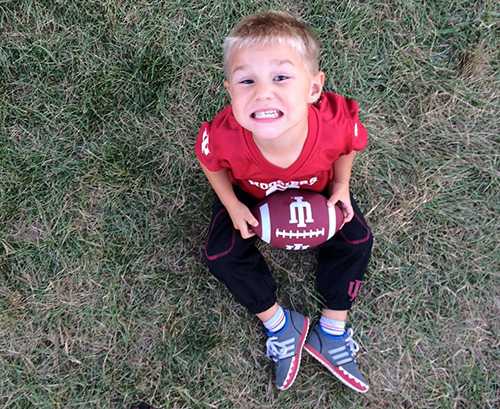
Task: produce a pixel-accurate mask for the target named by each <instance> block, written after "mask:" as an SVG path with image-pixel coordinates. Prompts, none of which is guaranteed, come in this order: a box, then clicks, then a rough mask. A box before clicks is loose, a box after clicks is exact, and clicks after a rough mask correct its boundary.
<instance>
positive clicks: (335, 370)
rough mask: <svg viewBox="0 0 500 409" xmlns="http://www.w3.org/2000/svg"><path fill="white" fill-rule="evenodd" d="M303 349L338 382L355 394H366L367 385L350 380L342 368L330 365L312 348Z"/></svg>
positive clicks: (305, 347) (306, 346) (308, 346)
mask: <svg viewBox="0 0 500 409" xmlns="http://www.w3.org/2000/svg"><path fill="white" fill-rule="evenodd" d="M304 349H305V350H306V351H307V352H309V353H310V354H311V356H312V357H313V358H315V359H316V360H318V361H319V362H320V363H321V364H322V365H323V366H324V367H325V368H326V369H328V371H330V373H331V374H332V375H334V376H335V377H336V378H337V379H338V380H339V381H340V382H342V383H343V384H344V385H346V386H348V387H350V388H351V389H354V390H355V391H356V392H360V393H366V392H368V389H369V387H368V385H365V384H364V383H362V382H360V381H359V380H357V379H352V378H350V377H349V376H347V375H346V374H345V373H344V372H342V371H343V368H342V367H341V366H335V365H332V364H331V363H330V362H328V361H327V360H326V359H325V358H323V356H322V355H321V354H320V353H319V352H318V351H317V350H316V349H315V348H313V347H312V346H310V345H305V346H304Z"/></svg>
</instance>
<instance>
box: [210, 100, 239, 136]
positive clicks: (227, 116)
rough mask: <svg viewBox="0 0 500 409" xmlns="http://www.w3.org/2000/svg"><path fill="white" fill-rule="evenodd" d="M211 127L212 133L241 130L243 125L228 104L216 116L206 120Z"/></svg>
mask: <svg viewBox="0 0 500 409" xmlns="http://www.w3.org/2000/svg"><path fill="white" fill-rule="evenodd" d="M203 124H206V125H208V126H209V127H210V129H211V131H212V133H221V132H222V133H227V132H229V133H231V132H241V130H242V127H241V125H240V124H239V123H238V121H236V118H235V117H234V115H233V110H232V108H231V105H226V106H225V107H224V108H222V109H221V110H220V111H219V112H217V113H216V114H215V116H214V117H213V118H212V119H211V120H209V121H206V122H204V123H203Z"/></svg>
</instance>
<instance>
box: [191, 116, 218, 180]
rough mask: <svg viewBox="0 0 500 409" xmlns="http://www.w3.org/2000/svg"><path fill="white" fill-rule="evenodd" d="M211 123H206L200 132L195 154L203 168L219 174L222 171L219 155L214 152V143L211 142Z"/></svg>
mask: <svg viewBox="0 0 500 409" xmlns="http://www.w3.org/2000/svg"><path fill="white" fill-rule="evenodd" d="M210 131H211V126H210V123H208V122H204V123H203V124H202V125H201V127H200V130H199V131H198V137H197V138H196V144H195V153H196V157H197V158H198V160H199V161H200V163H201V164H203V166H205V167H206V168H207V169H208V170H210V171H212V172H217V171H218V170H221V169H222V166H221V165H220V163H219V160H218V158H217V155H216V153H215V151H214V146H213V145H214V144H213V141H212V143H211V140H210Z"/></svg>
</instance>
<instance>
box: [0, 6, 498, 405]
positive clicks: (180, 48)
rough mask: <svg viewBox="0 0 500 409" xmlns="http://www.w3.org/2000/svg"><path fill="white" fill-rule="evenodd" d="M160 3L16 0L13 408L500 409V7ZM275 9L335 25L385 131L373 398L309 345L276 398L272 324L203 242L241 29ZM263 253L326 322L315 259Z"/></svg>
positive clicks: (331, 42)
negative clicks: (199, 157)
mask: <svg viewBox="0 0 500 409" xmlns="http://www.w3.org/2000/svg"><path fill="white" fill-rule="evenodd" d="M151 3H152V4H149V5H148V4H147V3H146V2H132V1H120V2H118V1H102V2H101V1H99V2H98V1H95V2H87V1H71V2H52V1H28V0H24V1H1V2H0V27H1V29H0V372H1V374H2V375H1V377H0V407H2V408H31V407H40V408H79V407H85V408H88V407H96V408H107V407H110V408H124V407H128V406H129V405H131V404H132V403H133V402H135V401H138V400H144V401H147V402H149V403H151V404H153V405H155V406H158V407H161V408H165V409H166V408H286V409H291V408H309V407H311V408H339V409H340V408H347V407H349V408H364V407H366V408H410V407H411V408H426V409H428V408H440V409H441V408H449V409H459V408H463V409H466V408H467V409H469V408H478V409H485V408H494V407H498V405H499V377H498V373H499V369H500V365H499V363H500V362H499V355H498V351H499V344H498V339H499V333H500V331H499V325H498V319H497V317H498V315H499V309H500V304H499V299H500V294H499V290H498V289H499V287H498V272H499V271H500V269H499V267H500V265H499V264H500V263H499V260H500V252H499V247H498V238H499V228H498V223H497V220H498V218H497V215H498V212H499V210H500V209H499V205H498V203H500V197H499V183H498V176H499V156H498V152H499V139H498V135H499V130H500V126H499V125H500V121H499V118H498V108H499V101H498V92H499V82H498V68H499V67H498V61H499V58H498V57H499V55H498V49H499V43H498V38H499V32H498V31H499V18H498V17H499V15H500V14H499V9H498V7H497V8H495V6H496V5H495V2H493V1H465V0H457V1H439V2H438V1H435V2H415V1H405V2H403V1H391V2H377V1H376V0H370V1H363V2H360V1H358V2H356V1H348V2H331V1H324V0H315V1H307V2H306V1H304V2H277V1H271V2H260V1H250V0H246V1H237V2H227V3H226V2H224V3H222V2H221V3H217V4H214V5H207V3H206V2H201V1H200V2H194V1H185V2H180V1H176V0H169V1H165V2H151ZM271 7H274V8H282V9H286V10H289V11H292V12H295V13H298V14H300V15H302V16H303V17H304V18H305V19H306V20H307V21H308V22H310V23H311V24H312V25H313V26H314V27H315V29H316V31H317V33H318V35H319V36H320V37H321V39H322V41H323V44H324V50H323V55H322V67H323V69H324V70H325V72H326V74H327V78H328V79H327V85H328V88H329V89H334V90H336V91H337V92H340V93H344V94H347V95H350V96H353V97H355V98H356V99H357V100H359V102H360V105H361V107H362V116H363V120H364V122H365V124H366V126H367V128H368V130H369V133H370V144H369V148H368V149H367V150H366V151H365V152H364V153H363V154H361V155H359V156H358V158H357V160H356V164H355V169H354V174H353V182H352V184H353V190H354V191H355V194H356V196H357V198H358V201H359V202H360V204H361V205H362V207H363V208H364V210H365V213H366V214H367V219H368V220H369V222H370V224H371V226H372V229H373V231H374V235H375V237H376V242H375V247H374V253H373V258H372V261H371V264H370V268H369V272H368V275H367V281H366V284H365V286H364V288H363V291H362V296H361V297H360V299H359V301H358V303H357V304H356V306H355V307H354V309H353V311H352V314H351V320H352V322H353V325H354V327H355V329H356V334H357V338H358V339H359V341H360V343H361V345H362V350H361V354H360V357H359V361H360V365H361V368H362V370H363V371H364V373H366V375H367V377H368V379H369V380H370V383H371V391H370V392H369V394H368V395H366V396H360V395H357V394H355V393H354V392H351V391H349V390H347V389H346V388H345V387H343V386H342V385H340V383H339V382H336V381H335V380H333V379H332V378H331V377H330V376H328V374H327V373H326V372H325V371H324V370H322V369H321V368H320V367H319V366H318V365H317V364H316V363H315V362H313V360H312V359H310V358H309V357H305V358H304V362H303V365H302V369H301V373H300V374H299V376H298V378H297V381H296V383H295V385H294V387H293V389H291V390H290V391H289V392H287V393H277V392H276V390H275V389H274V387H273V385H272V375H271V366H270V363H269V362H268V361H267V360H266V359H265V357H264V356H263V350H264V339H263V335H262V333H261V332H260V328H259V325H258V323H257V321H256V320H255V318H252V317H250V316H249V315H248V314H247V313H246V312H245V311H244V310H243V308H242V307H240V306H238V305H237V304H236V303H235V302H234V300H233V299H232V298H231V296H230V295H229V294H228V293H227V291H226V290H225V289H224V288H223V287H222V285H221V284H219V283H218V282H217V280H216V279H215V278H213V277H212V276H210V274H209V273H208V272H207V270H206V268H205V266H204V265H203V263H202V260H201V258H200V255H199V252H200V248H201V246H202V245H203V242H204V235H205V233H206V229H207V225H208V221H209V209H210V205H211V198H212V194H211V192H210V189H209V187H208V184H207V183H206V181H205V179H204V177H203V175H202V173H201V171H200V169H199V167H198V165H197V163H196V160H195V156H194V152H193V144H194V139H195V135H196V132H197V129H198V126H199V124H200V123H201V122H202V121H204V120H207V119H209V118H210V117H211V116H212V115H213V114H214V113H215V112H217V111H218V110H219V109H220V108H221V107H222V106H223V105H224V104H225V103H226V102H227V97H226V95H225V94H224V91H223V88H222V65H221V43H222V40H223V38H224V36H225V35H226V34H227V32H228V31H229V29H230V27H232V26H233V25H234V24H235V23H236V21H237V20H238V19H239V18H240V17H241V16H243V15H247V14H250V13H253V12H255V11H258V10H263V9H267V8H271ZM263 251H264V253H265V255H266V257H267V259H268V260H269V263H270V265H271V266H272V268H273V270H274V272H275V276H276V278H277V279H278V281H279V283H280V289H279V297H280V300H281V301H283V302H284V303H285V304H287V305H292V306H294V307H295V308H298V309H301V310H302V311H305V312H306V313H308V314H310V315H311V316H313V317H315V316H317V313H318V310H319V308H320V304H319V301H318V296H317V293H316V291H315V289H314V283H313V278H314V277H313V271H314V266H315V261H314V257H313V255H312V254H310V253H301V254H295V253H294V254H291V253H286V252H281V251H270V250H269V249H267V248H263Z"/></svg>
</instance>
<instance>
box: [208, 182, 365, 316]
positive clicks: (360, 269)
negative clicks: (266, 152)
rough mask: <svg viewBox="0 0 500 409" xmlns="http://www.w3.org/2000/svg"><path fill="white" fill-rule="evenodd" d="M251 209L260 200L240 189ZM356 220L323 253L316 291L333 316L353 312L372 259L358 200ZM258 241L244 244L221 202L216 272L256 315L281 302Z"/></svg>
mask: <svg viewBox="0 0 500 409" xmlns="http://www.w3.org/2000/svg"><path fill="white" fill-rule="evenodd" d="M235 192H236V195H237V196H238V198H239V200H241V201H242V202H243V203H245V204H246V205H247V206H248V207H251V206H253V205H255V204H256V202H257V201H256V200H255V199H254V198H252V197H251V196H249V195H247V194H246V193H245V192H242V191H241V190H239V189H235ZM351 203H352V206H353V208H354V217H353V219H352V220H351V221H350V222H349V223H347V224H345V225H344V226H343V227H342V230H340V231H339V232H337V233H336V234H335V236H333V237H332V238H331V239H330V240H328V241H327V242H325V243H323V244H322V245H321V246H319V247H318V248H317V257H318V268H317V271H316V285H317V288H318V291H319V292H320V294H321V295H322V296H323V298H324V301H325V305H326V307H327V308H329V309H332V310H349V309H350V308H351V305H352V302H353V301H354V299H355V298H356V296H357V294H358V291H359V289H360V286H361V283H362V280H363V276H364V273H365V270H366V267H367V265H368V260H369V259H370V254H371V248H372V244H373V237H372V234H371V231H370V228H369V227H368V225H367V224H366V221H365V219H364V217H363V215H362V214H361V211H360V210H359V208H358V206H357V204H356V202H355V201H354V198H353V197H352V196H351ZM255 240H256V237H252V238H249V239H243V238H242V237H241V234H240V232H239V231H238V230H235V229H234V227H233V223H232V221H231V218H230V217H229V214H228V212H227V210H226V209H225V207H224V206H223V205H222V203H221V202H220V201H219V200H218V198H217V197H216V199H215V201H214V205H213V209H212V221H211V223H210V228H209V232H208V240H207V244H206V248H205V256H206V258H207V262H208V267H209V269H210V272H211V273H212V274H213V275H214V276H215V277H217V278H218V279H219V280H220V281H222V282H223V283H224V284H225V285H226V286H227V288H228V289H229V291H230V292H231V293H232V294H233V296H234V297H235V298H236V300H237V301H238V302H239V303H240V304H242V305H243V306H244V307H246V308H247V309H248V311H249V312H250V313H252V314H258V313H260V312H263V311H265V310H267V309H268V308H270V307H271V306H272V305H273V304H274V303H275V302H276V282H275V281H274V279H273V277H272V275H271V272H270V271H269V268H268V266H267V264H266V262H265V260H264V258H263V257H262V255H261V253H260V252H259V251H258V250H257V248H256V247H255Z"/></svg>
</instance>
